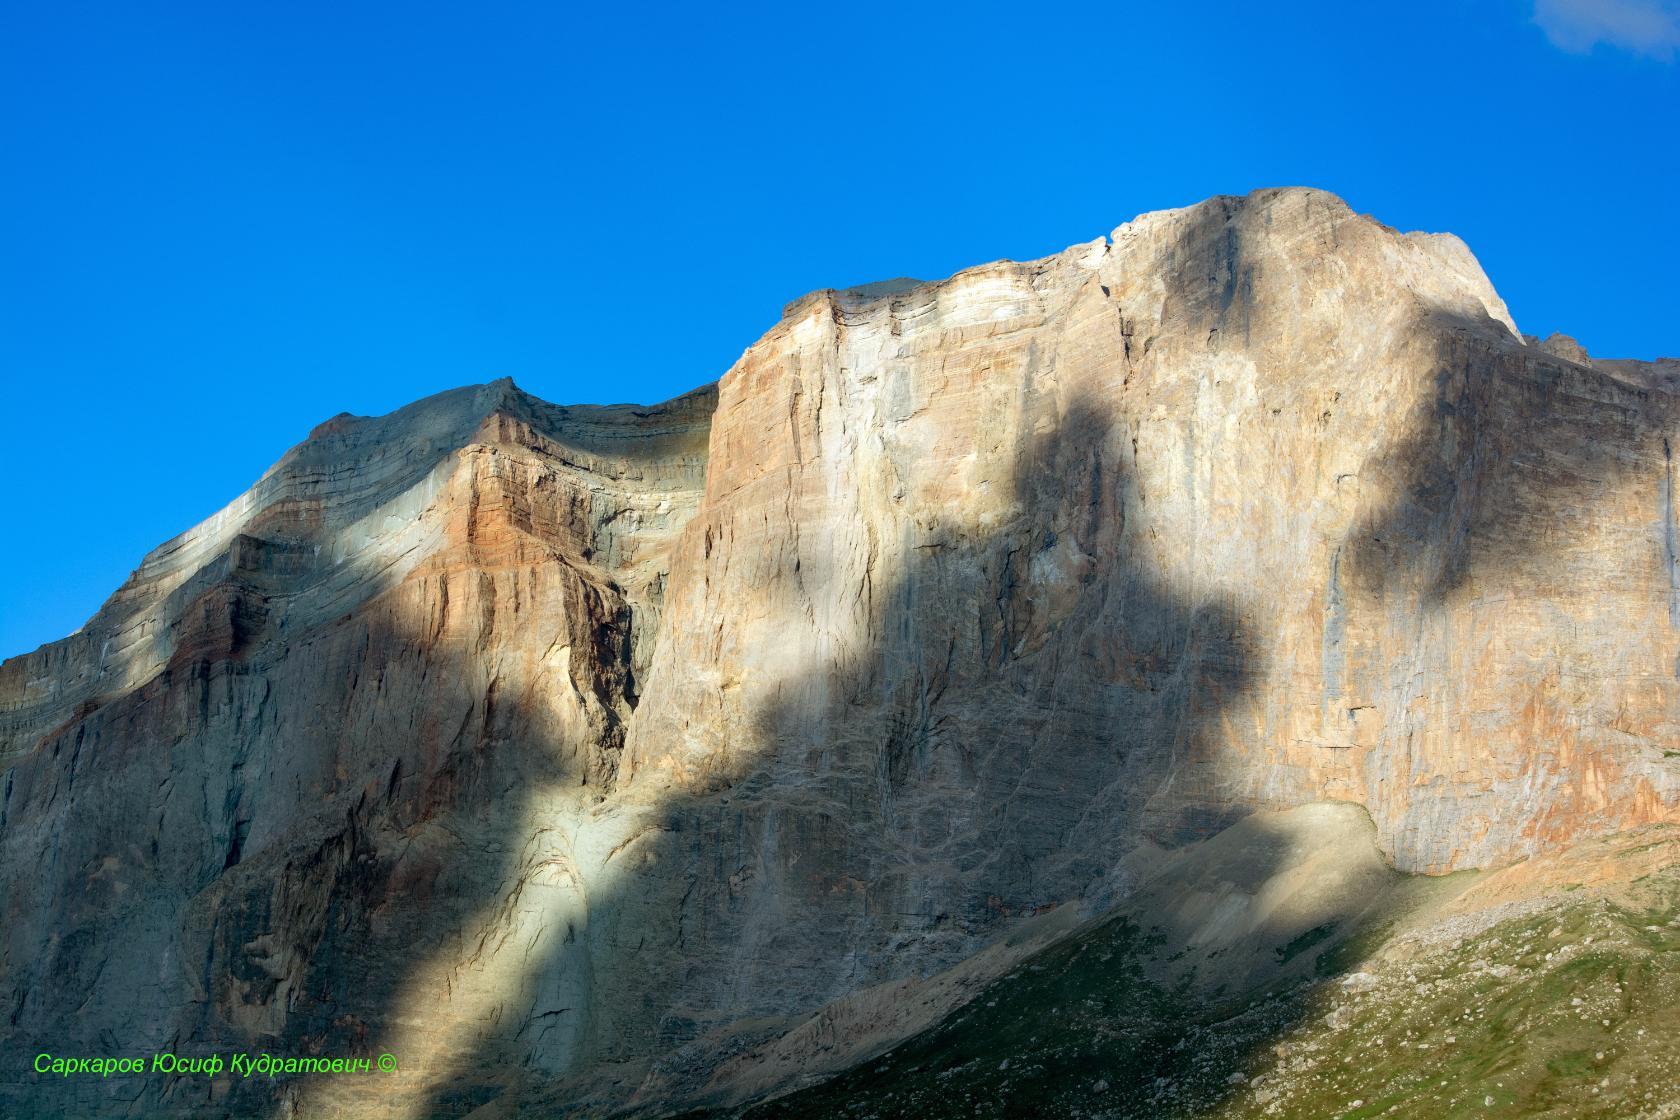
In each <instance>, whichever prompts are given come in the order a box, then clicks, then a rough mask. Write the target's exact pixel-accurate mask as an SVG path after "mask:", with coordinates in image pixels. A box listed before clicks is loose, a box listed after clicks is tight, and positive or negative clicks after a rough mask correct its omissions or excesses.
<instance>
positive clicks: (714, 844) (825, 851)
mask: <svg viewBox="0 0 1680 1120" xmlns="http://www.w3.org/2000/svg"><path fill="white" fill-rule="evenodd" d="M1677 386H1680V365H1677V364H1676V363H1672V362H1659V363H1641V362H1606V361H1596V360H1593V359H1591V358H1590V357H1588V356H1587V355H1586V353H1585V351H1584V350H1581V349H1580V347H1579V346H1578V344H1575V343H1574V342H1573V340H1568V339H1564V338H1562V336H1554V338H1552V339H1548V340H1546V341H1545V342H1543V343H1537V342H1534V341H1533V340H1525V339H1524V338H1523V337H1522V336H1521V335H1519V334H1518V333H1517V330H1516V327H1515V325H1514V324H1513V322H1512V321H1511V317H1510V315H1509V314H1508V313H1507V311H1506V309H1505V307H1504V305H1503V303H1501V301H1500V300H1499V297H1498V296H1497V294H1496V293H1495V292H1494V291H1493V289H1492V287H1491V286H1490V285H1489V283H1488V281H1487V279H1486V278H1485V276H1483V274H1482V271H1481V269H1480V267H1479V266H1478V265H1477V264H1476V262H1475V260H1474V258H1473V257H1472V256H1471V255H1470V253H1469V251H1468V250H1467V249H1466V248H1465V247H1464V246H1463V245H1462V244H1461V243H1460V242H1459V241H1457V240H1456V239H1455V238H1452V237H1450V236H1445V235H1428V234H1400V233H1398V232H1396V231H1394V230H1391V229H1388V228H1387V227H1384V226H1382V225H1380V224H1379V223H1377V222H1375V221H1373V220H1371V219H1370V218H1368V217H1362V216H1359V215H1356V214H1354V213H1353V212H1351V211H1350V210H1349V209H1348V208H1347V207H1346V206H1345V205H1344V204H1343V203H1341V202H1340V201H1339V200H1337V199H1335V198H1333V197H1332V196H1329V195H1326V194H1324V193H1322V192H1317V191H1310V190H1284V191H1262V192H1257V193H1256V194H1253V195H1250V196H1248V197H1246V198H1241V199H1237V198H1217V199H1213V200H1210V201H1208V202H1205V203H1202V204H1199V205H1197V206H1193V207H1189V208H1186V209H1183V210H1177V211H1168V212H1163V213H1157V214H1150V215H1145V216H1143V217H1141V218H1139V219H1137V220H1136V221H1133V222H1131V223H1128V224H1127V225H1124V226H1122V227H1120V228H1119V229H1118V230H1116V231H1115V232H1114V234H1113V236H1112V238H1102V239H1098V240H1096V241H1093V242H1090V243H1088V244H1084V245H1079V246H1075V247H1073V248H1071V249H1068V250H1066V251H1065V252H1062V253H1059V254H1057V255H1055V256H1052V257H1048V258H1046V259H1044V260H1041V261H1035V262H1029V263H1024V264H1022V263H1014V262H999V263H996V264H991V265H986V266H982V267H980V268H976V269H971V270H968V271H966V272H963V273H960V274H958V275H957V276H954V277H952V278H950V279H949V280H945V281H941V282H937V283H917V282H914V281H902V280H901V281H889V282H886V283H884V284H881V285H872V286H869V287H867V288H863V289H851V290H849V291H826V292H819V293H816V294H813V295H811V296H807V297H805V298H804V299H802V300H799V301H796V302H795V303H793V304H791V305H789V307H788V308H787V310H786V311H785V312H784V314H783V316H782V319H781V321H780V322H779V323H778V324H777V325H776V326H775V327H774V328H772V329H771V331H770V332H769V333H768V334H766V335H765V337H764V338H763V339H761V340H760V341H759V342H758V343H757V344H756V345H754V346H753V347H751V348H750V349H749V350H747V351H746V352H745V353H744V354H743V356H742V358H741V359H740V361H739V362H738V363H737V364H736V365H735V366H734V367H733V368H732V369H731V370H730V371H729V372H728V373H727V374H726V375H725V376H724V378H723V379H722V381H721V382H720V383H719V385H718V386H717V387H716V389H715V390H713V389H706V390H700V391H697V392H696V393H694V394H691V395H689V396H687V397H684V398H680V399H679V400H677V401H673V402H671V403H669V404H667V405H663V406H658V407H654V408H646V409H637V408H630V407H627V406H616V407H611V408H557V407H555V406H552V405H548V404H545V403H543V402H541V401H537V400H535V399H534V398H532V397H530V396H528V395H527V394H524V393H522V392H520V391H519V390H517V389H516V388H514V387H513V386H512V384H511V383H510V382H498V383H495V384H493V385H489V386H483V387H479V388H476V389H467V390H459V391H457V392H455V393H450V394H444V395H442V396H440V397H435V398H431V399H429V400H427V401H423V402H421V403H419V404H417V405H414V406H411V407H410V408H408V409H404V410H402V411H401V412H398V413H394V414H392V415H391V416H389V417H384V418H380V419H375V420H369V419H359V418H353V417H339V418H336V419H334V420H331V421H328V422H327V423H326V424H324V425H322V426H321V427H320V428H318V429H317V430H316V431H315V432H314V433H312V435H311V437H310V438H309V439H308V440H307V441H305V442H304V443H303V444H301V445H299V447H298V448H296V449H294V450H293V451H292V452H291V453H289V454H288V455H287V456H286V457H285V458H284V459H283V460H282V461H281V462H280V463H279V464H277V465H276V467H275V468H274V469H273V470H271V471H270V472H269V474H268V475H266V476H265V477H264V478H263V479H262V480H260V481H259V482H258V483H257V485H256V486H255V487H253V488H252V490H251V491H250V492H249V493H248V494H246V495H245V496H244V497H242V498H241V499H240V500H239V501H237V502H235V503H234V504H233V505H232V506H230V507H229V508H228V509H227V510H224V511H222V512H221V513H219V514H217V515H216V516H215V517H213V518H211V519H210V520H209V521H207V522H206V523H204V524H203V525H201V526H199V527H198V528H196V529H194V530H192V531H191V532H189V533H188V534H186V535H184V536H183V537H180V538H177V539H176V540H175V541H172V542H169V543H168V544H166V545H164V546H162V547H161V548H160V549H158V550H157V551H155V552H154V553H153V554H152V555H151V556H149V557H148V558H147V559H146V561H145V562H144V563H143V565H142V566H141V568H140V569H139V570H138V571H137V572H136V573H135V575H134V576H133V577H132V578H131V579H130V581H129V582H128V583H127V584H125V585H124V587H123V588H122V589H120V590H119V591H118V593H117V594H116V595H115V596H114V597H113V598H112V600H111V601H110V602H109V603H107V604H106V606H105V607H104V608H103V609H102V610H101V612H100V613H99V614H98V615H97V616H96V617H95V618H94V619H93V620H92V621H91V622H90V623H89V624H88V626H87V627H85V628H84V629H83V631H81V632H80V633H78V634H77V635H75V636H72V637H71V638H68V639H65V640H64V641H62V642H58V643H54V644H53V645H50V646H47V647H43V649H42V650H39V651H37V652H35V653H33V654H28V655H25V656H22V657H18V658H13V659H11V660H9V661H7V662H6V663H5V665H4V667H3V668H0V765H3V766H4V767H5V768H6V769H5V775H4V779H3V781H4V800H3V808H0V881H3V882H4V884H5V887H6V890H7V896H8V921H7V923H6V925H5V928H4V931H3V933H0V1008H9V1010H8V1018H7V1019H6V1020H4V1021H0V1031H4V1032H6V1033H5V1034H4V1035H3V1036H0V1037H4V1039H5V1046H6V1049H7V1050H8V1052H10V1051H19V1052H21V1050H20V1049H19V1048H25V1049H26V1048H28V1047H32V1046H33V1047H41V1048H47V1049H53V1048H59V1049H62V1048H63V1047H64V1046H65V1045H67V1044H69V1043H74V1044H75V1045H78V1046H79V1047H80V1048H81V1049H82V1050H83V1051H89V1050H91V1049H95V1048H97V1047H100V1046H105V1047H121V1048H122V1049H123V1050H124V1051H136V1052H149V1051H150V1050H151V1049H158V1048H164V1047H174V1048H175V1049H177V1050H178V1051H190V1050H195V1049H196V1050H204V1049H207V1048H209V1047H212V1046H223V1047H226V1046H243V1047H250V1046H259V1047H262V1048H266V1049H268V1050H269V1051H270V1052H274V1053H281V1052H286V1053H334V1054H343V1053H350V1052H356V1053H365V1052H369V1051H370V1050H373V1049H377V1048H380V1047H383V1048H387V1049H389V1050H390V1051H391V1052H392V1053H394V1054H396V1055H397V1056H398V1057H399V1059H400V1060H401V1061H402V1062H403V1072H402V1073H401V1074H399V1075H393V1076H391V1077H387V1078H385V1079H383V1080H382V1081H379V1082H377V1083H370V1082H368V1081H366V1080H356V1079H344V1078H340V1079H336V1080H334V1079H315V1080H307V1079H296V1080H291V1081H283V1082H276V1083H274V1084H268V1083H256V1082H251V1083H242V1082H229V1081H225V1080H224V1081H222V1082H218V1083H215V1084H207V1083H205V1082H204V1081H203V1080H202V1079H200V1080H196V1081H195V1080H194V1079H192V1078H179V1079H168V1078H163V1077H150V1078H145V1079H138V1080H130V1081H120V1080H113V1081H110V1082H106V1083H94V1082H74V1083H71V1082H66V1083H63V1084H56V1085H43V1084H41V1083H40V1082H38V1081H37V1080H36V1079H35V1078H34V1077H33V1076H32V1075H30V1074H24V1075H22V1076H21V1077H17V1076H13V1075H12V1074H10V1073H7V1074H0V1104H5V1103H7V1102H9V1103H10V1105H11V1106H15V1107H22V1108H31V1107H34V1108H39V1109H41V1110H44V1111H48V1112H50V1111H53V1110H54V1109H58V1108H62V1107H72V1106H73V1107H76V1108H81V1109H84V1110H93V1109H97V1108H101V1107H115V1106H116V1105H117V1104H118V1102H126V1101H130V1100H133V1101H137V1102H138V1103H137V1104H136V1108H138V1109H140V1110H141V1111H144V1112H146V1113H147V1114H160V1113H163V1112H167V1111H170V1110H174V1111H177V1112H180V1113H182V1114H194V1115H196V1114H216V1110H221V1111H223V1112H231V1113H232V1114H235V1115H242V1114H251V1113H253V1112H255V1111H260V1110H262V1109H264V1108H283V1109H286V1110H289V1114H290V1115H338V1114H344V1113H345V1112H355V1113H358V1114H361V1113H367V1114H375V1113H376V1112H377V1113H380V1114H389V1115H431V1114H453V1113H459V1112H462V1111H464V1110H466V1109H468V1108H471V1107H475V1106H479V1105H482V1106H484V1107H485V1108H487V1109H491V1110H501V1111H503V1112H507V1111H510V1110H513V1109H516V1108H518V1107H521V1106H522V1105H525V1104H529V1105H530V1106H531V1107H532V1108H533V1109H542V1108H552V1107H556V1106H567V1107H585V1108H589V1109H593V1110H595V1111H597V1112H601V1113H605V1112H609V1111H612V1110H615V1109H619V1108H628V1109H631V1110H634V1111H642V1112H647V1113H650V1114H657V1113H659V1112H662V1111H668V1110H670V1109H674V1108H678V1107H681V1106H683V1105H684V1104H685V1103H690V1102H699V1101H704V1102H713V1103H716V1102H725V1103H727V1102H732V1101H737V1100H740V1099H743V1097H744V1096H746V1095H750V1094H755V1093H760V1092H764V1091H768V1090H770V1089H773V1088H775V1081H774V1078H773V1077H771V1076H770V1075H768V1074H766V1073H765V1071H766V1070H772V1069H773V1070H775V1071H776V1073H775V1075H774V1077H784V1076H785V1077H790V1078H791V1077H794V1076H795V1075H799V1076H810V1075H813V1074H815V1073H819V1072H821V1071H823V1070H825V1069H833V1068H838V1066H839V1065H841V1064H845V1063H847V1062H850V1061H852V1060H854V1059H855V1058H856V1057H857V1056H858V1055H859V1054H860V1053H863V1052H865V1051H867V1049H868V1045H865V1044H864V1042H862V1041H860V1040H863V1039H866V1038H867V1039H869V1040H871V1041H870V1042H869V1045H875V1046H879V1045H884V1044H886V1043H887V1042H890V1041H891V1040H892V1038H893V1037H897V1036H902V1035H905V1034H908V1033H911V1032H912V1031H914V1030H917V1029H919V1028H920V1027H922V1026H924V1025H926V1022H928V1021H929V1020H930V1017H936V1016H937V1014H939V1013H940V1012H941V1011H942V1010H943V1009H945V1008H948V1007H950V1006H951V1005H952V1004H953V1003H954V1002H955V1001H957V1000H960V999H961V998H962V996H963V993H964V992H970V991H972V990H974V989H975V986H976V985H978V984H981V983H983V982H984V981H985V980H986V979H987V978H988V977H989V976H991V975H995V974H996V972H998V971H1000V970H1001V969H1003V968H1006V967H1008V965H1009V963H1010V962H1011V961H1012V960H1015V959H1018V958H1019V957H1020V956H1021V955H1023V954H1025V953H1027V952H1030V951H1032V950H1033V949H1034V948H1035V947H1036V946H1037V945H1039V944H1041V943H1042V942H1043V940H1045V939H1048V938H1052V937H1055V936H1058V935H1059V934H1060V933H1061V932H1063V931H1065V930H1066V929H1067V928H1068V927H1069V923H1070V921H1071V920H1072V918H1070V915H1083V914H1087V913H1090V912H1092V911H1094V910H1099V909H1101V908H1103V907H1105V906H1107V905H1109V904H1111V903H1113V902H1115V901H1116V900H1118V899H1121V898H1124V897H1126V896H1128V895H1129V894H1131V893H1132V892H1133V891H1134V889H1135V887H1136V885H1137V883H1138V881H1139V878H1138V877H1139V871H1138V869H1139V868H1140V867H1143V866H1145V865H1147V864H1148V863H1149V861H1150V860H1152V859H1155V858H1157V856H1156V854H1155V853H1158V852H1159V851H1160V850H1161V849H1177V848H1181V847H1182V846H1184V845H1187V844H1193V843H1197V842H1200V841H1203V840H1206V839H1207V838H1209V837H1212V836H1214V835H1215V834H1217V833H1219V832H1220V831H1221V830H1222V829H1224V828H1226V827H1227V826H1229V825H1231V824H1233V823H1234V822H1236V821H1238V820H1240V819H1242V818H1243V817H1244V816H1245V815H1247V814H1249V813H1252V812H1254V811H1256V810H1265V811H1283V810H1288V809H1291V808H1293V807H1296V806H1302V805H1306V804H1309V803H1315V802H1322V801H1341V802H1352V803H1355V804H1357V805H1361V806H1363V807H1364V808H1365V809H1366V810H1367V811H1368V813H1369V815H1370V819H1371V822H1372V823H1373V832H1372V835H1373V837H1374V842H1375V844H1376V845H1377V846H1378V848H1379V849H1380V850H1381V852H1382V853H1383V854H1384V855H1385V856H1386V857H1387V858H1388V859H1389V860H1391V861H1392V863H1393V864H1394V866H1395V867H1397V868H1398V869H1399V870H1401V871H1404V872H1422V873H1439V872H1445V871H1452V870H1457V869H1463V868H1471V867H1490V866H1498V865H1503V864H1509V863H1511V862H1514V861H1517V860H1520V859H1523V858H1525V857H1530V856H1535V855H1539V854H1542V853H1547V852H1552V851H1555V850H1558V849H1559V848H1561V847H1563V846H1566V845H1568V844H1570V843H1572V842H1574V841H1576V840H1579V839H1582V838H1585V837H1590V836H1597V835H1604V834H1609V833H1614V832H1618V831H1622V830H1625V829H1629V828H1633V827H1636V826H1640V825H1645V824H1650V823H1654V822H1661V821H1670V820H1675V819H1676V818H1677V807H1680V757H1677V756H1676V752H1674V751H1672V750H1669V749H1667V748H1668V747H1669V746H1670V745H1672V743H1673V741H1674V739H1675V736H1676V721H1677V720H1680V567H1677V565H1680V557H1677V555H1676V547H1677V546H1676V543H1675V541H1676V529H1675V519H1676V512H1675V504H1676V501H1677V499H1676V495H1675V493H1674V471H1675V468H1674V464H1673V448H1672V441H1673V440H1674V438H1675V436H1676V434H1677V433H1676V432H1675V431H1674V428H1675V420H1676V416H1677V407H1676V392H1677ZM714 407H715V411H714ZM910 992H914V993H916V994H915V996H914V998H910V997H909V996H908V995H906V993H910ZM918 1001H919V1002H918ZM889 1004H890V1005H893V1006H890V1007H889V1006H888V1005H889ZM5 1078H11V1080H10V1081H9V1082H8V1081H5V1080H4V1079H5ZM43 1102H46V1103H43ZM488 1114H489V1113H487V1115H488Z"/></svg>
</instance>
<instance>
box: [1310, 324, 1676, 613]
mask: <svg viewBox="0 0 1680 1120" xmlns="http://www.w3.org/2000/svg"><path fill="white" fill-rule="evenodd" d="M1418 329H1419V335H1420V337H1422V338H1425V339H1428V340H1430V341H1431V344H1432V345H1433V346H1434V354H1433V364H1434V367H1435V375H1434V378H1435V379H1434V386H1433V392H1432V393H1430V394H1428V395H1427V396H1426V397H1425V398H1424V399H1423V400H1422V401H1421V402H1420V404H1419V405H1418V407H1416V408H1415V409H1414V410H1413V415H1412V416H1411V418H1410V420H1409V421H1408V423H1407V425H1406V432H1405V435H1404V436H1402V438H1401V439H1399V440H1397V441H1396V442H1395V443H1394V444H1393V445H1392V446H1391V447H1389V448H1387V449H1386V450H1385V452H1384V454H1383V456H1382V457H1381V459H1380V460H1379V461H1378V462H1377V463H1376V464H1375V465H1374V466H1375V469H1376V470H1377V471H1378V473H1379V474H1380V475H1383V476H1386V477H1383V478H1382V479H1381V481H1382V482H1385V483H1388V484H1389V487H1390V489H1391V491H1392V492H1393V493H1395V494H1396V495H1398V496H1397V498H1396V499H1395V500H1393V501H1392V502H1389V503H1386V504H1385V505H1383V506H1382V507H1380V508H1375V509H1371V510H1369V511H1366V513H1365V516H1364V518H1363V519H1362V523H1361V524H1360V525H1359V526H1357V527H1356V529H1355V531H1354V533H1353V535H1352V536H1351V537H1350V539H1349V540H1348V541H1347V542H1346V544H1345V545H1344V552H1345V554H1346V555H1347V557H1348V559H1349V569H1350V574H1351V576H1352V577H1353V578H1354V579H1355V580H1357V581H1358V583H1359V585H1360V586H1361V587H1362V588H1363V589H1364V590H1366V591H1369V592H1372V593H1379V594H1396V593H1398V594H1401V595H1407V596H1411V597H1415V598H1416V599H1417V600H1420V601H1424V602H1428V601H1431V600H1442V599H1446V598H1449V597H1452V596H1454V595H1456V594H1458V593H1460V592H1463V591H1466V590H1470V591H1472V593H1475V592H1476V589H1477V584H1478V583H1479V582H1480V583H1482V584H1484V585H1485V584H1488V583H1490V578H1489V577H1492V581H1500V580H1506V579H1510V578H1512V577H1521V576H1523V575H1525V574H1526V575H1529V576H1530V577H1531V578H1532V580H1533V581H1534V582H1539V583H1544V582H1545V580H1546V579H1547V578H1548V576H1547V575H1546V573H1545V572H1544V569H1545V567H1546V565H1547V564H1548V563H1551V562H1553V561H1554V560H1555V557H1556V556H1557V554H1558V553H1559V552H1562V551H1565V550H1567V549H1569V548H1571V547H1576V548H1578V547H1581V546H1583V544H1585V543H1587V542H1591V541H1592V540H1593V539H1594V535H1595V533H1596V531H1597V529H1598V527H1599V525H1600V524H1601V521H1602V518H1601V511H1602V509H1603V508H1604V506H1605V505H1606V504H1607V503H1611V502H1618V501H1626V500H1627V493H1628V491H1629V490H1630V489H1633V488H1638V487H1640V486H1646V487H1649V493H1648V496H1647V497H1646V498H1645V499H1643V500H1644V501H1645V503H1646V506H1647V508H1648V509H1649V511H1650V517H1651V522H1652V524H1653V526H1654V528H1655V531H1654V532H1653V535H1652V536H1653V541H1654V543H1655V545H1656V546H1657V547H1660V548H1661V549H1662V550H1663V553H1664V556H1663V561H1664V563H1665V564H1666V566H1667V569H1668V572H1669V583H1670V587H1671V592H1670V599H1671V602H1675V601H1676V600H1675V599H1674V592H1673V590H1672V588H1673V587H1674V575H1673V573H1674V569H1675V563H1676V549H1677V544H1676V540H1677V536H1676V530H1675V524H1674V520H1675V515H1674V501H1675V496H1674V494H1673V481H1672V480H1673V477H1674V466H1673V457H1674V449H1673V448H1672V447H1671V445H1670V438H1671V434H1672V433H1673V432H1674V431H1675V429H1676V422H1677V421H1680V405H1677V401H1676V397H1675V393H1674V390H1673V387H1672V386H1670V385H1668V384H1667V383H1666V382H1664V381H1663V380H1662V379H1661V378H1660V377H1659V376H1658V375H1657V372H1656V371H1655V370H1654V369H1653V368H1651V367H1644V368H1641V367H1638V366H1635V365H1634V364H1633V363H1624V364H1623V365H1624V366H1625V367H1626V368H1622V369H1618V370H1615V371H1612V370H1610V369H1607V368H1605V367H1603V366H1601V365H1595V364H1584V363H1581V362H1576V361H1570V360H1567V359H1565V358H1563V357H1560V356H1558V355H1556V354H1553V353H1550V352H1548V351H1546V350H1543V349H1541V348H1540V347H1539V346H1537V345H1534V344H1528V345H1524V344H1521V343H1519V342H1518V341H1517V340H1516V339H1514V338H1512V337H1511V336H1510V335H1509V334H1508V333H1507V332H1506V331H1505V329H1504V327H1503V326H1501V325H1500V324H1498V323H1495V322H1493V321H1492V320H1491V319H1486V318H1481V319H1475V318H1471V317H1469V316H1466V315H1464V314H1462V313H1459V312H1455V311H1452V310H1449V309H1443V308H1424V309H1422V310H1420V313H1419V328H1418ZM1634 500H1635V501H1638V500H1639V499H1634ZM1482 590H1484V591H1485V590H1486V587H1484V588H1483V589H1482ZM1671 613H1672V614H1673V617H1674V618H1675V621H1676V623H1677V624H1680V606H1674V607H1671Z"/></svg>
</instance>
